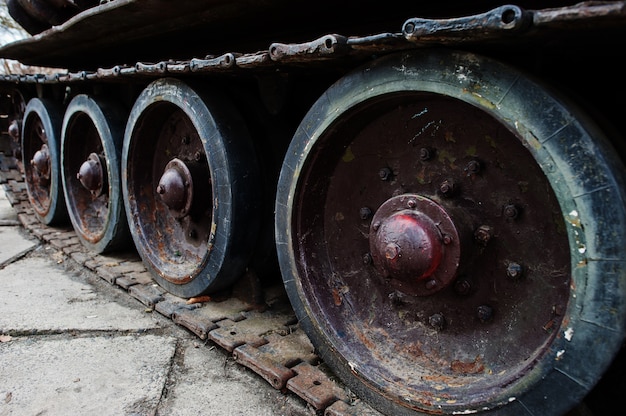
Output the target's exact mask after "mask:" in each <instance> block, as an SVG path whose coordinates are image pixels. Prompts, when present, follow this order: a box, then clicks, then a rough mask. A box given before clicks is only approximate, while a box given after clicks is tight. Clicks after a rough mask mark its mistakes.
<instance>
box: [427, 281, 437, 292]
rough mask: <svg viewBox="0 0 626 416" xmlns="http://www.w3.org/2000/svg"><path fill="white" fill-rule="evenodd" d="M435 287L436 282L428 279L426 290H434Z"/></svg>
mask: <svg viewBox="0 0 626 416" xmlns="http://www.w3.org/2000/svg"><path fill="white" fill-rule="evenodd" d="M435 286H437V281H436V280H435V279H430V280H429V281H427V282H426V289H428V290H430V289H434V288H435Z"/></svg>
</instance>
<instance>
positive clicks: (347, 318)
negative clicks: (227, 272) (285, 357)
mask: <svg viewBox="0 0 626 416" xmlns="http://www.w3.org/2000/svg"><path fill="white" fill-rule="evenodd" d="M623 175H624V166H623V165H622V163H621V162H620V161H619V160H618V157H617V155H616V153H615V152H614V150H613V149H612V148H611V146H610V145H609V143H608V141H607V140H606V138H605V137H604V136H603V134H602V133H601V132H600V131H599V130H598V129H597V128H596V127H595V125H594V124H593V123H592V122H590V121H589V120H588V119H587V117H586V116H585V115H584V114H582V113H580V112H579V111H578V110H577V109H576V107H575V105H574V104H573V103H571V102H569V101H568V100H566V99H564V98H563V97H561V96H560V95H558V94H557V93H555V92H553V91H551V90H550V89H548V88H547V87H545V86H543V85H542V84H541V83H540V82H538V81H536V80H533V79H531V78H530V77H528V76H526V75H524V74H523V73H520V72H519V71H517V70H516V69H514V68H511V67H509V66H507V65H504V64H501V63H498V62H496V61H493V60H491V59H488V58H485V57H481V56H477V55H474V54H471V53H465V52H455V51H439V50H423V51H418V52H414V53H406V54H404V53H403V54H398V55H391V56H388V57H385V58H382V59H380V60H378V61H376V62H374V63H372V64H371V65H369V66H366V67H364V68H361V69H359V70H356V71H355V72H353V73H351V74H349V75H347V76H345V77H344V78H343V79H341V80H339V81H338V82H337V83H335V84H334V85H333V86H331V87H330V88H329V89H328V90H327V91H326V92H325V93H324V94H323V95H322V97H320V98H319V100H318V101H317V102H316V103H315V104H314V105H313V107H312V108H311V110H310V111H309V112H308V114H307V115H306V116H305V118H304V120H303V121H302V123H301V124H300V126H299V128H298V129H297V131H296V133H295V135H294V138H293V140H292V143H291V145H290V147H289V149H288V151H287V154H286V157H285V160H284V163H283V166H282V171H281V174H280V178H279V183H278V192H277V200H276V245H277V250H278V257H279V263H280V267H281V272H282V275H283V280H284V284H285V287H286V289H287V292H288V295H289V298H290V300H291V302H292V304H293V306H294V310H295V312H296V314H297V316H298V318H299V320H300V323H301V325H302V326H303V328H304V329H305V330H306V332H307V333H308V334H309V336H310V337H311V339H312V342H313V343H314V345H315V346H316V348H317V349H318V350H319V352H320V355H321V356H322V357H323V359H324V360H325V362H327V363H329V365H330V366H331V367H332V368H333V369H334V370H335V371H336V372H337V374H338V376H340V378H341V379H343V381H344V382H345V383H346V384H347V385H348V386H350V387H351V388H352V389H354V390H355V391H356V392H357V393H358V394H359V396H360V397H362V398H364V399H366V400H367V401H368V402H370V404H372V405H373V406H374V407H376V408H378V409H379V410H381V411H382V412H384V413H385V414H389V415H414V414H434V413H436V414H489V415H495V414H498V415H504V414H506V415H512V414H513V415H542V416H547V415H561V414H564V413H566V412H567V411H568V410H569V409H571V408H572V407H573V406H575V405H576V404H578V403H579V402H580V401H581V400H582V399H583V398H584V396H585V395H586V394H587V393H588V392H589V391H590V390H591V389H592V387H593V386H594V385H595V384H596V382H597V381H598V380H599V378H600V377H601V376H602V374H603V373H604V371H605V370H606V369H607V368H608V366H609V365H610V363H611V361H612V359H613V358H614V357H615V356H616V354H617V353H618V351H619V349H620V347H621V345H622V342H623V340H624V334H625V331H626V324H625V322H626V244H625V242H626V212H625V206H626V205H625V197H624V189H625V188H624V178H623Z"/></svg>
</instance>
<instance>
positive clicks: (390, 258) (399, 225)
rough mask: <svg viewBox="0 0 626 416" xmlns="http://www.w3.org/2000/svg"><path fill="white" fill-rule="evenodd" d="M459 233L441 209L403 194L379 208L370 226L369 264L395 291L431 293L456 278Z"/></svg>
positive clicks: (430, 202)
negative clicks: (371, 262) (374, 267)
mask: <svg viewBox="0 0 626 416" xmlns="http://www.w3.org/2000/svg"><path fill="white" fill-rule="evenodd" d="M460 234H461V233H460V232H459V230H457V226H456V225H455V223H454V221H453V220H452V218H451V216H450V215H449V214H448V213H447V212H446V210H445V209H444V208H443V207H442V206H441V205H439V204H438V203H437V202H435V201H433V200H431V199H429V198H425V197H423V196H420V195H413V194H404V195H400V196H395V197H392V198H390V199H388V200H387V201H386V202H385V203H384V204H382V205H381V206H380V208H379V209H378V211H376V214H375V215H374V218H373V220H372V223H371V227H370V238H369V240H370V250H371V254H372V260H373V262H374V265H375V266H376V268H377V270H378V271H379V272H380V273H381V275H382V276H383V277H384V278H386V279H390V283H391V284H392V285H393V286H395V287H396V288H397V289H399V290H401V291H403V292H405V293H409V294H412V295H418V296H424V295H430V294H433V293H435V292H438V291H440V290H441V289H443V288H445V287H447V286H448V285H449V284H450V283H452V281H453V280H454V279H455V277H456V275H457V271H458V268H459V264H460V257H461V245H460V241H461V238H460Z"/></svg>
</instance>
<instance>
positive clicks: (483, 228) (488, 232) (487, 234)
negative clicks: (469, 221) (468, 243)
mask: <svg viewBox="0 0 626 416" xmlns="http://www.w3.org/2000/svg"><path fill="white" fill-rule="evenodd" d="M492 236H493V229H492V228H491V227H490V226H488V225H480V226H479V227H478V228H477V229H476V231H474V239H475V240H476V241H477V242H479V243H481V244H487V243H488V242H489V240H491V237H492Z"/></svg>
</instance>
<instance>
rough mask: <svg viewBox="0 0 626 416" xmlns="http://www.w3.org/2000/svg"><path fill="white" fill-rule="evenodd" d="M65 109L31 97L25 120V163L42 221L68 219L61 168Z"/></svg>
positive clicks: (31, 195)
mask: <svg viewBox="0 0 626 416" xmlns="http://www.w3.org/2000/svg"><path fill="white" fill-rule="evenodd" d="M62 122H63V109H62V108H60V107H59V106H58V105H57V104H56V103H54V102H52V101H48V100H45V99H40V98H32V99H31V100H30V101H29V102H28V104H27V105H26V109H25V110H24V119H23V122H22V162H23V165H24V180H25V182H26V189H27V193H28V199H29V202H30V204H31V206H32V208H33V211H34V213H35V215H36V216H37V218H38V219H39V221H41V222H42V223H44V224H47V225H57V224H61V223H64V222H66V221H67V210H66V208H65V200H64V198H63V185H62V181H61V169H60V163H61V162H60V155H59V152H60V147H61V142H60V140H59V139H60V135H61V124H62Z"/></svg>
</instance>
